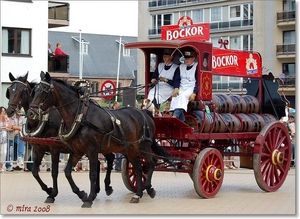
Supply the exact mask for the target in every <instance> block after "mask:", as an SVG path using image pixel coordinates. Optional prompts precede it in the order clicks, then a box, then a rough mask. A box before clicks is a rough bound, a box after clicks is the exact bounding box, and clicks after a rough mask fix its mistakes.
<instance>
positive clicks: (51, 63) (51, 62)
mask: <svg viewBox="0 0 300 219" xmlns="http://www.w3.org/2000/svg"><path fill="white" fill-rule="evenodd" d="M60 64H61V67H60V68H59V69H56V62H55V59H54V58H50V59H48V72H51V73H63V74H65V73H69V56H61V60H60Z"/></svg>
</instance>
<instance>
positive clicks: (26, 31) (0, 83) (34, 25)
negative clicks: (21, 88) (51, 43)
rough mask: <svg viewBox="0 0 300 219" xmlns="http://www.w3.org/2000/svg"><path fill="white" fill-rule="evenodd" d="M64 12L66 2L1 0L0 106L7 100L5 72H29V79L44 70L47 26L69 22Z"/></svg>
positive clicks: (58, 25)
mask: <svg viewBox="0 0 300 219" xmlns="http://www.w3.org/2000/svg"><path fill="white" fill-rule="evenodd" d="M68 13H69V7H68V4H67V3H58V2H50V1H32V0H13V1H9V0H5V1H1V37H2V53H1V77H0V78H1V79H0V90H1V96H0V103H1V106H4V107H7V103H8V100H7V98H6V97H5V94H6V92H5V91H6V89H7V87H8V86H10V84H11V82H10V80H9V76H8V75H9V72H11V73H12V74H13V75H14V76H15V77H18V76H23V75H25V74H26V73H27V72H29V74H28V80H29V81H33V80H36V81H39V78H40V72H41V71H47V65H48V54H47V45H48V29H49V28H52V27H60V26H67V25H69V19H68ZM16 15H17V16H16Z"/></svg>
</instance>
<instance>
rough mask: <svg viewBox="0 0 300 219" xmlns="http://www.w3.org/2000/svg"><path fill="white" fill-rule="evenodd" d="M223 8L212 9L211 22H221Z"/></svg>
mask: <svg viewBox="0 0 300 219" xmlns="http://www.w3.org/2000/svg"><path fill="white" fill-rule="evenodd" d="M221 12H222V10H221V7H214V8H211V9H210V20H211V21H221V20H222V19H221V18H222V16H221Z"/></svg>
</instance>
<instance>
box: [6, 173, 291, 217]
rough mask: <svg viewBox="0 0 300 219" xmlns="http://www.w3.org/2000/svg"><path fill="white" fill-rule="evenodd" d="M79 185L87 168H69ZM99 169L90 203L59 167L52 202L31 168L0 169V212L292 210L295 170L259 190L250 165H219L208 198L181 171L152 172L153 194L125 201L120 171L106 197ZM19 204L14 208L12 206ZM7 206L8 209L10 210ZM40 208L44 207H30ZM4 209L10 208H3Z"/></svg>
mask: <svg viewBox="0 0 300 219" xmlns="http://www.w3.org/2000/svg"><path fill="white" fill-rule="evenodd" d="M40 174H41V178H42V179H43V180H44V181H45V182H46V183H47V184H48V185H51V184H52V182H51V176H50V173H49V172H46V171H45V170H43V169H42V170H41V172H40ZM73 176H74V180H75V182H76V183H77V185H78V186H79V187H80V189H84V190H85V191H86V192H89V181H88V172H85V171H81V172H73ZM103 179H104V173H101V188H102V190H101V191H100V193H99V194H98V196H97V198H96V200H95V201H94V203H93V206H92V208H89V209H85V208H81V204H82V202H81V200H79V198H78V197H77V196H76V195H75V194H74V193H73V192H72V191H71V189H70V186H69V184H68V182H67V180H66V178H65V176H64V173H63V172H62V171H60V174H59V179H58V181H59V182H58V183H59V194H58V196H57V198H56V200H55V203H53V204H45V203H44V200H45V199H46V197H47V195H46V193H45V192H44V191H42V190H41V189H40V187H39V185H38V183H37V182H36V181H35V179H34V178H33V176H32V175H31V173H27V172H16V171H15V172H5V173H2V174H1V214H44V215H46V214H47V215H48V214H109V215H111V214H116V215H119V214H122V215H124V214H147V215H149V214H178V215H180V214H181V215H183V214H191V215H198V214H199V215H200V214H201V215H203V216H204V215H226V214H263V215H269V214H275V215H282V214H283V215H294V214H295V213H296V192H295V191H296V187H295V169H294V168H292V169H291V170H290V171H289V174H288V176H287V179H286V181H285V183H284V184H283V186H282V187H281V188H280V189H279V190H278V191H276V192H272V193H266V192H263V191H262V190H261V189H260V188H259V187H258V185H257V183H256V181H255V177H254V173H253V170H249V169H237V170H225V176H224V181H223V185H222V188H221V190H220V191H219V193H218V194H217V196H216V197H214V198H212V199H202V198H201V197H199V196H198V195H197V193H196V192H195V190H194V186H193V182H192V180H191V178H190V177H189V175H188V174H186V173H176V174H175V173H167V172H158V171H156V172H154V175H153V183H152V185H153V187H154V188H155V189H156V197H155V198H154V199H151V198H150V197H149V196H148V195H147V193H144V196H143V198H142V199H141V200H140V203H138V204H132V203H129V201H130V199H131V197H132V196H133V193H131V192H130V191H129V190H127V188H126V187H125V186H124V183H123V180H122V177H121V173H117V172H113V173H112V186H113V188H114V192H113V194H112V195H111V196H106V194H105V192H104V189H103V187H104V183H103ZM17 206H19V208H18V209H19V210H16V209H17V208H16V207H17ZM8 209H12V210H11V211H10V210H8ZM34 210H37V211H44V212H34ZM9 211H10V212H9Z"/></svg>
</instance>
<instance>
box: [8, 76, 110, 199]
mask: <svg viewBox="0 0 300 219" xmlns="http://www.w3.org/2000/svg"><path fill="white" fill-rule="evenodd" d="M27 77H28V73H27V74H26V75H25V76H21V77H18V78H17V79H16V78H15V77H14V76H13V75H12V74H11V73H9V78H10V80H11V82H12V85H11V86H10V87H8V88H7V91H6V97H7V98H8V99H9V102H8V108H7V115H8V116H9V117H11V116H13V115H14V114H15V113H16V112H18V111H19V109H21V108H22V107H23V108H24V111H25V113H27V112H28V109H29V104H30V102H31V100H32V97H31V96H30V94H31V92H32V90H33V88H34V86H36V85H37V83H34V82H28V81H27ZM61 119H62V118H61V116H60V114H59V112H58V111H57V110H56V109H55V108H53V107H52V108H51V110H50V112H49V114H47V115H44V116H43V118H42V119H41V120H33V119H30V118H27V121H26V126H25V127H23V130H22V131H23V133H24V135H25V136H30V137H31V138H32V139H33V140H32V141H33V142H34V141H36V140H35V139H39V138H51V137H56V138H57V137H58V129H59V126H60V123H61ZM48 142H51V141H48ZM48 142H45V144H42V143H32V142H31V143H30V144H31V145H32V146H33V168H32V174H33V176H34V178H35V179H36V180H37V182H38V183H39V185H40V186H41V188H42V190H44V191H45V192H46V193H47V194H48V195H49V196H48V197H47V199H46V200H45V203H53V202H54V201H55V197H56V196H57V194H58V185H57V177H58V169H59V154H60V153H68V154H69V153H73V151H72V150H71V149H70V148H68V147H67V146H66V145H65V144H63V143H62V142H61V144H57V145H54V144H53V145H49V144H47V143H48ZM46 152H50V153H51V155H52V156H51V157H52V168H51V171H52V172H51V175H52V179H53V188H51V187H48V186H47V185H46V184H45V183H44V182H43V181H42V180H41V178H40V176H39V166H40V165H41V161H42V158H43V156H44V154H45V153H46ZM105 157H106V159H107V163H108V168H107V169H108V170H107V173H106V174H107V176H106V181H105V189H106V193H107V195H110V194H111V193H112V191H113V190H112V188H111V187H110V173H111V170H112V165H113V160H114V155H113V154H108V155H106V156H105ZM80 158H81V157H80V156H74V158H73V159H74V163H75V165H76V164H77V162H78V161H79V160H80ZM97 167H98V168H99V171H98V176H97V178H98V181H97V182H96V188H97V189H96V191H97V193H98V192H99V191H100V185H99V172H100V162H99V161H98V165H97ZM71 172H72V171H65V175H66V178H67V179H68V181H69V183H70V184H72V185H74V187H73V188H74V190H75V191H76V192H77V194H78V196H79V197H81V198H84V194H85V193H84V192H83V191H79V188H76V186H75V183H74V181H73V179H72V175H71Z"/></svg>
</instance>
